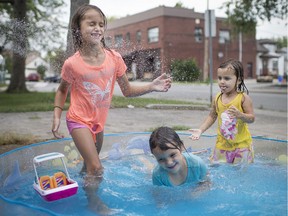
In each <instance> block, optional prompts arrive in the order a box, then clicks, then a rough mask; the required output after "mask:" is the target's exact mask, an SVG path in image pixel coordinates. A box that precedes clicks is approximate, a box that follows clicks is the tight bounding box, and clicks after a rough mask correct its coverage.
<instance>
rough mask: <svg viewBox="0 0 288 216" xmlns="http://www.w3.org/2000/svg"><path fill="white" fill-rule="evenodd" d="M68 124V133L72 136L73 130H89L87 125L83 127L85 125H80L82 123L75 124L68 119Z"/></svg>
mask: <svg viewBox="0 0 288 216" xmlns="http://www.w3.org/2000/svg"><path fill="white" fill-rule="evenodd" d="M66 124H67V127H68V131H69V133H70V134H71V133H72V130H73V129H76V128H88V127H87V126H86V125H83V124H80V123H78V122H74V121H69V120H67V119H66Z"/></svg>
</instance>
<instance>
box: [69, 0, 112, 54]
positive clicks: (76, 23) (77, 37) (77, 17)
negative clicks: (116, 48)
mask: <svg viewBox="0 0 288 216" xmlns="http://www.w3.org/2000/svg"><path fill="white" fill-rule="evenodd" d="M91 9H93V10H95V11H97V12H99V13H100V14H101V15H102V17H103V20H104V28H105V30H106V28H107V18H106V16H105V14H104V13H103V12H102V10H101V9H100V8H98V7H97V6H95V5H89V4H83V5H81V6H80V7H79V8H78V9H77V11H76V12H75V14H74V15H73V17H72V22H71V31H72V38H73V44H74V49H75V51H77V50H79V49H80V48H81V47H82V36H81V33H80V23H81V21H82V19H83V17H84V15H85V14H86V12H87V11H88V10H91ZM101 43H102V45H103V47H104V48H107V49H108V47H107V46H106V44H105V39H104V37H103V38H102V40H101Z"/></svg>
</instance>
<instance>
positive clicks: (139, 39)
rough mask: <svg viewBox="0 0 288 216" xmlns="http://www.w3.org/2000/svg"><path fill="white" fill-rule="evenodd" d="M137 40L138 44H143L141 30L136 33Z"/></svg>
mask: <svg viewBox="0 0 288 216" xmlns="http://www.w3.org/2000/svg"><path fill="white" fill-rule="evenodd" d="M136 40H137V42H138V43H141V31H140V30H139V31H137V32H136Z"/></svg>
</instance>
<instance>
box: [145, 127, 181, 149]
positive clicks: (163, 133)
mask: <svg viewBox="0 0 288 216" xmlns="http://www.w3.org/2000/svg"><path fill="white" fill-rule="evenodd" d="M168 144H171V145H172V146H173V147H171V146H170V145H169V146H168ZM149 145H150V150H151V152H152V153H153V149H155V148H156V147H159V148H160V149H161V150H162V151H166V150H168V149H178V150H179V151H182V148H184V149H185V146H184V144H183V142H182V140H181V139H180V137H179V136H178V134H177V133H176V132H175V131H174V130H173V129H172V128H169V127H159V128H157V129H156V130H154V131H153V132H152V134H151V135H150V139H149Z"/></svg>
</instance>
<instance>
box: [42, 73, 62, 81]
mask: <svg viewBox="0 0 288 216" xmlns="http://www.w3.org/2000/svg"><path fill="white" fill-rule="evenodd" d="M60 80H61V77H60V76H59V75H56V76H50V77H46V78H45V79H44V81H45V82H53V83H60Z"/></svg>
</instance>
